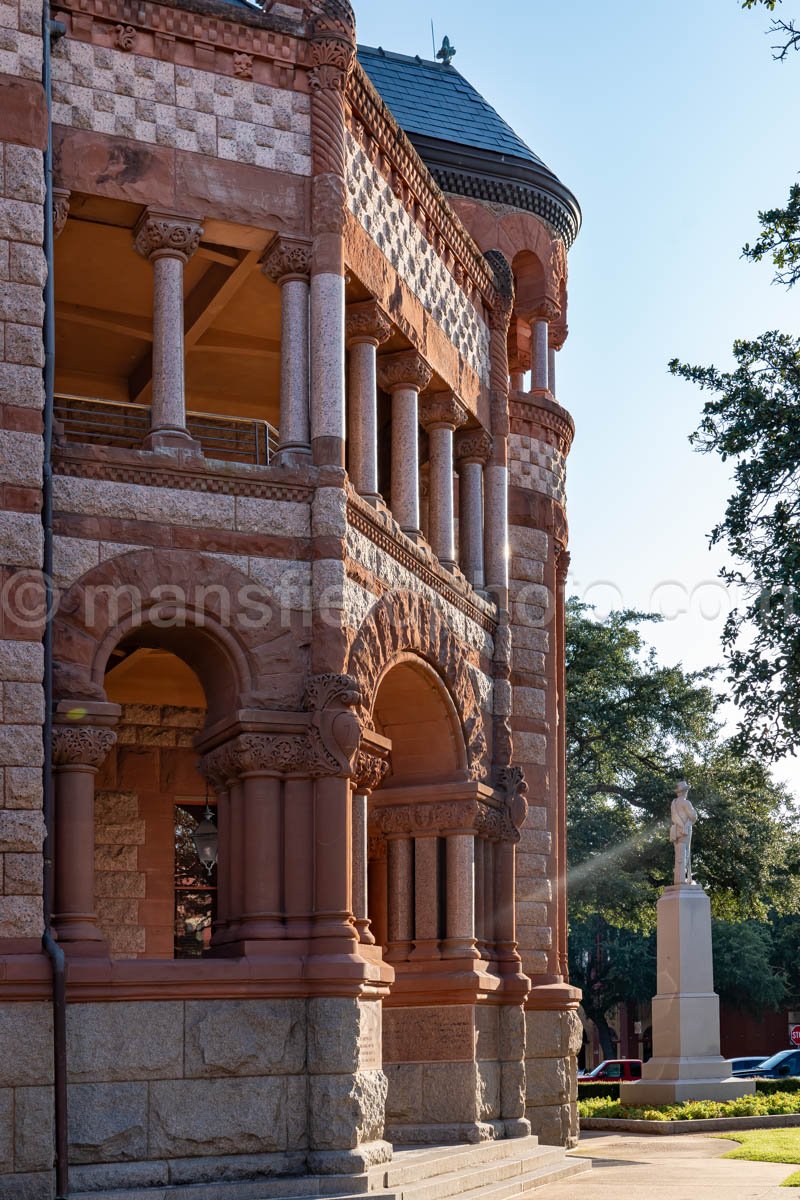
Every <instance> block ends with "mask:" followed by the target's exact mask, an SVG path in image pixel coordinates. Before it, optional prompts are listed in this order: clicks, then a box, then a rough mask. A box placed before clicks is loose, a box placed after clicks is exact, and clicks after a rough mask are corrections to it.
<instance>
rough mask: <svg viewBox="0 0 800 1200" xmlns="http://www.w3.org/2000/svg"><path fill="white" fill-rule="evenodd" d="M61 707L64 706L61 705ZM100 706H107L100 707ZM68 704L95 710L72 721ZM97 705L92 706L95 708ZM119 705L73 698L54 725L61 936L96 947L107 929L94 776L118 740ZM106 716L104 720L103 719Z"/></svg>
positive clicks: (93, 949) (92, 949)
mask: <svg viewBox="0 0 800 1200" xmlns="http://www.w3.org/2000/svg"><path fill="white" fill-rule="evenodd" d="M60 707H62V706H60ZM98 708H101V709H103V710H105V711H104V712H101V713H98V712H97V711H96V710H97V709H98ZM69 709H72V710H78V709H81V710H86V709H89V710H90V712H91V719H92V720H93V721H94V722H95V723H94V724H92V725H89V724H72V723H70V722H69V716H68V713H69ZM93 709H94V710H95V711H93V712H92V711H91V710H93ZM119 711H120V710H119V707H118V706H117V705H115V704H114V705H112V704H103V705H96V704H92V703H91V702H89V703H87V704H85V705H78V704H77V703H76V704H74V705H73V704H70V705H69V706H68V710H67V711H66V712H65V713H64V714H63V717H62V720H61V722H59V716H58V715H57V716H56V721H57V723H56V725H55V727H54V729H53V768H54V773H55V897H54V902H55V912H54V913H53V923H54V925H55V927H56V930H57V933H58V940H59V942H60V943H61V944H62V945H64V946H67V945H69V946H71V947H72V948H73V949H74V950H77V949H78V948H79V947H80V946H83V947H84V949H85V950H88V951H89V952H90V953H91V952H95V953H96V952H98V950H99V949H100V948H101V947H99V946H98V945H97V943H103V935H102V933H101V932H100V930H99V929H98V927H97V916H96V914H95V911H94V782H95V776H96V775H97V771H98V768H99V767H100V766H102V764H103V762H104V761H105V759H106V757H107V755H108V754H109V753H110V752H111V750H112V749H113V747H114V744H115V743H116V740H117V735H116V733H115V732H114V730H113V729H112V728H110V726H111V725H112V724H114V723H116V720H117V718H118V716H119ZM101 722H102V723H101Z"/></svg>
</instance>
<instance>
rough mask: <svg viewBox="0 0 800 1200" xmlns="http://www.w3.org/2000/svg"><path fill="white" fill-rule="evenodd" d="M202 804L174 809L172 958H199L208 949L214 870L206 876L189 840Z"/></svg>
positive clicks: (202, 810) (202, 812) (200, 817)
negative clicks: (173, 923) (173, 937)
mask: <svg viewBox="0 0 800 1200" xmlns="http://www.w3.org/2000/svg"><path fill="white" fill-rule="evenodd" d="M204 816H205V805H204V804H176V806H175V957H176V958H200V957H201V956H202V955H203V953H204V952H205V951H207V950H208V948H209V946H210V945H211V933H212V927H213V924H214V921H215V920H216V915H217V868H216V866H215V867H214V868H213V869H212V871H211V873H210V874H209V873H208V872H207V871H206V869H205V867H204V866H202V864H201V863H200V862H199V860H198V858H197V851H196V850H195V845H194V842H193V840H192V835H193V834H194V831H195V829H196V828H197V826H198V825H199V824H200V822H201V821H202V820H203V817H204Z"/></svg>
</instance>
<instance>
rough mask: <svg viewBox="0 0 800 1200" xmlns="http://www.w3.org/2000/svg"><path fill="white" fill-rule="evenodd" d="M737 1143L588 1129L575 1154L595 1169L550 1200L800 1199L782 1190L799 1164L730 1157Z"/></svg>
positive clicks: (554, 1190)
mask: <svg viewBox="0 0 800 1200" xmlns="http://www.w3.org/2000/svg"><path fill="white" fill-rule="evenodd" d="M733 1148H734V1143H733V1142H726V1141H720V1140H718V1139H715V1138H710V1137H701V1136H696V1135H693V1134H683V1135H681V1136H675V1137H669V1136H667V1137H654V1136H647V1135H641V1134H640V1135H636V1134H621V1133H584V1134H583V1136H582V1137H581V1142H580V1146H579V1147H578V1149H577V1150H576V1151H573V1153H575V1154H579V1155H580V1156H581V1157H589V1158H591V1159H592V1161H593V1164H594V1170H593V1171H592V1172H591V1173H590V1174H588V1175H580V1176H577V1177H576V1178H575V1179H572V1180H565V1181H564V1182H563V1183H556V1184H553V1185H552V1186H550V1187H548V1188H547V1189H546V1195H547V1200H791V1197H792V1196H793V1195H795V1196H797V1197H798V1200H800V1188H798V1189H794V1188H781V1187H780V1184H781V1182H782V1181H783V1180H784V1179H786V1177H787V1176H788V1175H791V1174H792V1172H793V1171H794V1170H796V1169H797V1168H796V1167H792V1166H791V1165H788V1164H784V1163H759V1162H740V1161H738V1160H733V1161H731V1160H729V1161H724V1160H722V1158H721V1157H720V1156H721V1155H723V1154H725V1153H726V1152H727V1151H728V1150H732V1149H733Z"/></svg>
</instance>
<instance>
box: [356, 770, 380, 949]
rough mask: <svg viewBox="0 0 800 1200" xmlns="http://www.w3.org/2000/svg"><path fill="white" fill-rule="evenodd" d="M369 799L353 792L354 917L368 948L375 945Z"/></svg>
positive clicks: (359, 792) (365, 794)
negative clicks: (369, 884) (371, 915)
mask: <svg viewBox="0 0 800 1200" xmlns="http://www.w3.org/2000/svg"><path fill="white" fill-rule="evenodd" d="M368 803H369V797H368V795H367V793H366V792H365V791H361V790H357V789H354V790H353V801H352V804H353V816H352V822H353V917H354V918H355V925H356V931H357V933H358V940H359V941H360V942H363V943H366V945H368V946H374V945H375V938H374V937H373V935H372V932H371V930H370V927H369V918H368V916H367V913H368V911H369V896H368V893H367V805H368Z"/></svg>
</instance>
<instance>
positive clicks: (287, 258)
mask: <svg viewBox="0 0 800 1200" xmlns="http://www.w3.org/2000/svg"><path fill="white" fill-rule="evenodd" d="M261 270H262V271H263V272H264V274H265V275H266V276H267V278H268V279H271V280H272V282H273V283H277V284H281V283H288V281H289V280H290V279H302V280H305V281H308V278H309V276H310V275H311V243H310V242H309V241H307V240H306V239H305V238H291V237H283V236H282V235H281V234H278V235H277V237H274V238H273V239H272V241H271V242H270V244H269V245H268V246H267V248H266V250H265V251H264V254H263V257H262V259H261Z"/></svg>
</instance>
